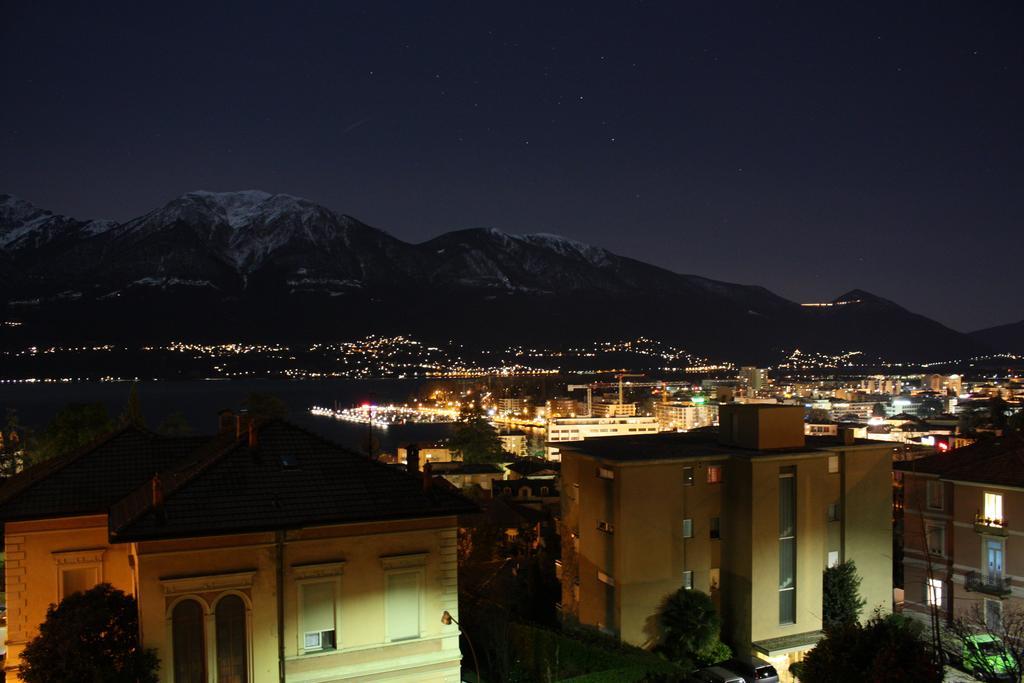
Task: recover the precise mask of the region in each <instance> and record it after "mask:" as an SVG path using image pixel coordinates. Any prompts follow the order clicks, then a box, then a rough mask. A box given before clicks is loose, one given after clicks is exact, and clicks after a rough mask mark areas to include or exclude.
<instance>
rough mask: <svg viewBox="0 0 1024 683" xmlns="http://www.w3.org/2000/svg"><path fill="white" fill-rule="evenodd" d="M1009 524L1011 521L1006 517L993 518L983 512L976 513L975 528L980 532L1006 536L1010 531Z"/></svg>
mask: <svg viewBox="0 0 1024 683" xmlns="http://www.w3.org/2000/svg"><path fill="white" fill-rule="evenodd" d="M1008 526H1009V523H1008V522H1007V521H1006V520H1005V519H992V518H991V517H986V516H985V515H983V514H981V513H978V514H976V515H974V530H975V531H977V532H978V533H979V534H990V535H992V536H1006V535H1008V534H1009V533H1010V532H1009V530H1008V529H1007V527H1008Z"/></svg>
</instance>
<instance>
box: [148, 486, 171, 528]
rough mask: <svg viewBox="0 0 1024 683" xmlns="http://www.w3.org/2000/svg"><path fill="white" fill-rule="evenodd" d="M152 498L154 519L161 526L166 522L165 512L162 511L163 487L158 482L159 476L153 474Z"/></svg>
mask: <svg viewBox="0 0 1024 683" xmlns="http://www.w3.org/2000/svg"><path fill="white" fill-rule="evenodd" d="M151 487H152V497H151V502H152V504H153V512H155V513H156V519H157V521H158V522H159V523H160V524H163V523H164V522H165V521H166V520H167V512H166V510H164V485H163V482H161V481H160V475H159V474H154V475H153V481H152V482H151Z"/></svg>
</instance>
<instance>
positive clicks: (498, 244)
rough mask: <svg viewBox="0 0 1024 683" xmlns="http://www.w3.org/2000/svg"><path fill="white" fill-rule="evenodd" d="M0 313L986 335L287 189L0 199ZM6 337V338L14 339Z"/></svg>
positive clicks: (790, 341)
mask: <svg viewBox="0 0 1024 683" xmlns="http://www.w3.org/2000/svg"><path fill="white" fill-rule="evenodd" d="M0 288H2V289H0V291H2V294H0V313H2V315H3V317H4V319H7V320H17V321H20V322H22V323H23V324H22V325H21V326H20V327H17V328H13V329H14V332H11V331H10V330H8V331H7V332H5V334H6V335H7V336H8V341H11V340H12V339H15V337H14V335H16V339H15V341H16V342H17V343H24V342H30V343H37V344H42V343H83V342H109V341H117V342H119V343H132V342H166V341H169V340H187V341H225V340H232V341H234V340H245V341H289V342H296V341H298V342H309V341H327V340H339V339H353V338H358V337H362V336H364V335H366V334H374V333H376V334H393V333H403V334H409V335H414V336H416V337H419V338H421V339H424V340H426V341H431V340H437V341H442V340H456V341H458V342H461V343H473V344H505V343H510V342H517V343H519V342H522V343H536V344H544V343H547V344H555V343H558V344H564V343H568V342H573V341H583V340H587V341H589V340H594V339H618V338H627V337H628V338H635V337H637V336H640V335H644V336H648V337H651V338H657V339H662V340H663V341H666V342H671V343H674V344H677V345H681V346H685V347H687V348H689V349H690V350H692V351H695V352H698V353H702V354H705V355H709V356H711V357H713V358H723V357H724V358H730V359H736V360H742V361H758V360H765V359H770V358H773V357H775V356H777V354H778V353H779V352H780V351H781V350H783V349H793V348H801V349H807V350H813V351H822V352H838V351H844V350H862V351H865V352H866V353H871V354H878V355H881V356H883V357H886V358H890V359H899V360H933V359H948V358H963V357H967V356H970V355H973V354H976V353H980V352H984V351H985V350H986V345H985V343H984V342H983V341H980V340H978V339H974V338H971V337H969V336H967V335H964V334H961V333H959V332H956V331H954V330H951V329H949V328H947V327H944V326H943V325H941V324H939V323H937V322H935V321H933V320H929V319H928V318H925V317H923V316H920V315H916V314H914V313H911V312H910V311H907V310H906V309H904V308H901V307H900V306H898V305H896V304H894V303H892V302H890V301H887V300H885V299H881V298H879V297H876V296H873V295H871V294H868V293H866V292H862V291H853V292H850V293H849V294H846V295H844V296H842V297H840V298H839V299H836V300H835V301H834V302H830V305H819V306H801V305H800V304H796V303H794V302H791V301H789V300H787V299H784V298H782V297H780V296H777V295H775V294H773V293H772V292H770V291H768V290H767V289H764V288H763V287H756V286H748V285H737V284H731V283H726V282H718V281H715V280H710V279H707V278H703V277H698V276H694V275H683V274H679V273H674V272H671V271H668V270H665V269H663V268H658V267H655V266H652V265H649V264H646V263H642V262H640V261H636V260H634V259H630V258H626V257H622V256H618V255H616V254H613V253H611V252H609V251H606V250H604V249H601V248H599V247H594V246H590V245H586V244H581V243H579V242H575V241H573V240H568V239H565V238H562V237H559V236H556V235H548V234H533V235H509V234H505V233H502V232H499V231H497V230H491V229H472V230H460V231H456V232H450V233H446V234H444V235H441V236H439V237H436V238H434V239H432V240H429V241H427V242H424V243H422V244H409V243H406V242H403V241H401V240H398V239H396V238H394V237H392V236H390V235H388V234H387V233H385V232H383V231H381V230H378V229H376V228H372V227H370V226H368V225H365V224H363V223H361V222H359V221H358V220H356V219H354V218H352V217H350V216H346V215H343V214H339V213H336V212H334V211H332V210H330V209H327V208H324V207H322V206H319V205H317V204H315V203H313V202H310V201H308V200H305V199H300V198H297V197H292V196H289V195H281V194H278V195H271V194H268V193H265V192H257V191H245V192H230V193H212V192H191V193H188V194H186V195H183V196H181V197H179V198H177V199H175V200H173V201H171V202H170V203H168V204H167V205H165V206H163V207H161V208H159V209H156V210H154V211H151V212H150V213H147V214H145V215H143V216H140V217H138V218H135V219H133V220H130V221H128V222H125V223H117V222H113V221H81V220H75V219H71V218H67V217H64V216H59V215H55V214H53V213H51V212H48V211H45V210H42V209H39V208H37V207H35V206H33V205H31V204H29V203H28V202H25V201H22V200H20V199H17V198H15V197H11V196H9V195H0ZM12 343H13V342H12Z"/></svg>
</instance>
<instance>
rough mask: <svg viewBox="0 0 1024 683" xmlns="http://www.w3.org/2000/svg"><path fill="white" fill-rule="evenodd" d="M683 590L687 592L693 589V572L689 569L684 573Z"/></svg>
mask: <svg viewBox="0 0 1024 683" xmlns="http://www.w3.org/2000/svg"><path fill="white" fill-rule="evenodd" d="M683 588H685V589H686V590H692V589H693V571H691V570H689V569H687V570H686V571H684V572H683Z"/></svg>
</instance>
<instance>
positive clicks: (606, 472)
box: [597, 467, 615, 479]
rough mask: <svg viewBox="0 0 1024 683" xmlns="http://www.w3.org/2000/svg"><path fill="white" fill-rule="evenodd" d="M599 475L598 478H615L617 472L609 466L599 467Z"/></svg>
mask: <svg viewBox="0 0 1024 683" xmlns="http://www.w3.org/2000/svg"><path fill="white" fill-rule="evenodd" d="M597 477H598V479H614V478H615V472H613V471H612V470H610V469H608V468H607V467H598V468H597Z"/></svg>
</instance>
